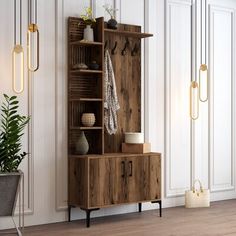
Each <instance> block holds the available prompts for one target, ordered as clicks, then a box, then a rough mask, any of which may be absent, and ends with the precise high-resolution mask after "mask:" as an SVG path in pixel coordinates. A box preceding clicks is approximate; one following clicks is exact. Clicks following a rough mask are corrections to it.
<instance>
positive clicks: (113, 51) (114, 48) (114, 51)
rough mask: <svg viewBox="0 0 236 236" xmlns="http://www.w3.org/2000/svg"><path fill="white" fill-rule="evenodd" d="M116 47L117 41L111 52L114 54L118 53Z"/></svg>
mask: <svg viewBox="0 0 236 236" xmlns="http://www.w3.org/2000/svg"><path fill="white" fill-rule="evenodd" d="M116 47H117V41H116V42H115V46H114V47H113V48H112V50H111V54H113V55H114V54H115V53H116Z"/></svg>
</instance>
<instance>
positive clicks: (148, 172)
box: [127, 155, 161, 202]
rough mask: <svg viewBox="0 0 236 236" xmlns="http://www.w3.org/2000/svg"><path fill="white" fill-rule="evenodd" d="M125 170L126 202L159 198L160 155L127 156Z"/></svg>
mask: <svg viewBox="0 0 236 236" xmlns="http://www.w3.org/2000/svg"><path fill="white" fill-rule="evenodd" d="M127 171H128V172H127V201H128V202H141V201H147V200H155V199H160V198H161V162H160V156H158V155H156V156H153V155H152V156H138V157H129V158H127Z"/></svg>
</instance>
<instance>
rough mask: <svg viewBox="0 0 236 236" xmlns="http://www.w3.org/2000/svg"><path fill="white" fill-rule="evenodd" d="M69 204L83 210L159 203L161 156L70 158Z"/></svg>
mask: <svg viewBox="0 0 236 236" xmlns="http://www.w3.org/2000/svg"><path fill="white" fill-rule="evenodd" d="M69 165H70V169H69V172H70V173H69V204H70V205H76V206H79V207H83V208H87V209H88V208H96V207H98V208H103V207H108V206H112V205H118V204H125V203H137V202H146V201H153V200H158V199H161V155H160V154H158V153H152V154H150V153H149V154H136V155H135V154H120V153H117V154H111V155H109V154H106V155H102V156H101V155H100V156H98V155H86V156H70V163H69Z"/></svg>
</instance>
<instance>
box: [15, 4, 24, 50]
mask: <svg viewBox="0 0 236 236" xmlns="http://www.w3.org/2000/svg"><path fill="white" fill-rule="evenodd" d="M19 1H20V22H19V24H20V27H19V29H20V33H19V36H20V40H19V43H20V45H22V0H19ZM16 18H17V16H16V0H14V45H16V44H17V37H16V35H17V32H16V25H17V20H16Z"/></svg>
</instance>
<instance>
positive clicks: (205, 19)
mask: <svg viewBox="0 0 236 236" xmlns="http://www.w3.org/2000/svg"><path fill="white" fill-rule="evenodd" d="M203 1H205V11H204V14H203V5H204V3H203ZM203 15H204V23H205V37H204V43H205V45H204V47H205V55H204V60H205V61H203V56H202V51H203V50H202V49H203V46H202V45H203V39H202V38H203ZM206 46H207V0H201V64H207V63H206V61H207V55H206V54H207V48H206Z"/></svg>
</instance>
